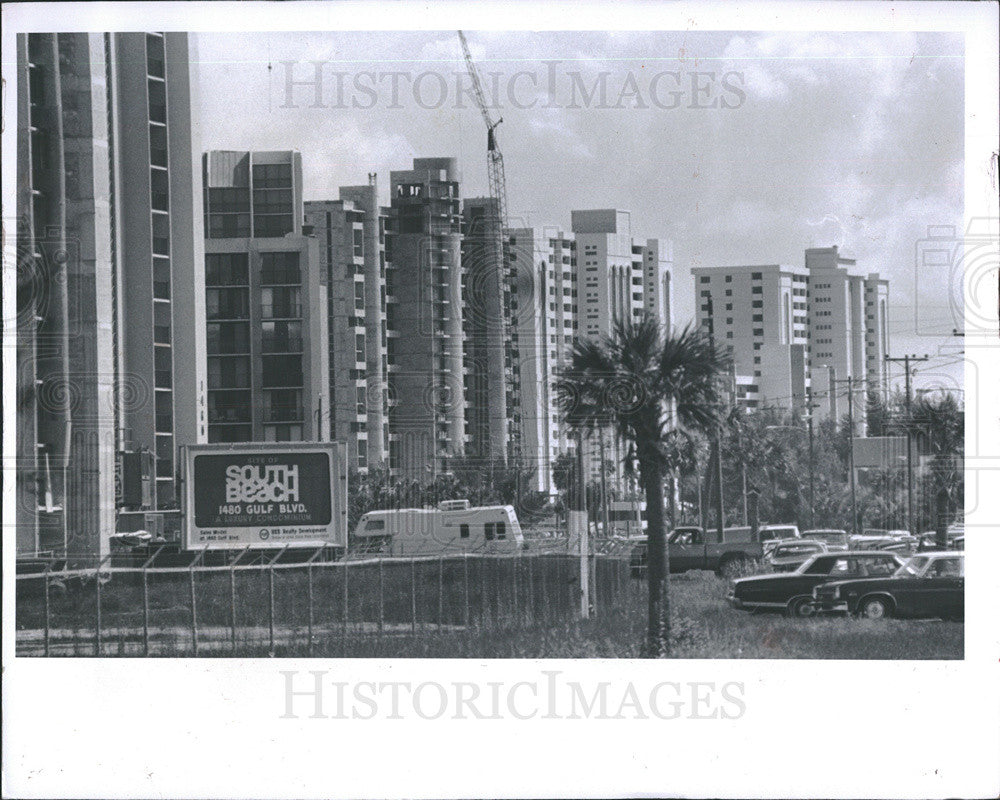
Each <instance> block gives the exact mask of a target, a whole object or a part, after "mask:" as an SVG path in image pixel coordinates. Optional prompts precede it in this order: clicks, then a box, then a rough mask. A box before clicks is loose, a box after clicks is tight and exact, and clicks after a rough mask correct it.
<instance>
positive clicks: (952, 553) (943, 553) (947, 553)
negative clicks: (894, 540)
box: [912, 550, 965, 558]
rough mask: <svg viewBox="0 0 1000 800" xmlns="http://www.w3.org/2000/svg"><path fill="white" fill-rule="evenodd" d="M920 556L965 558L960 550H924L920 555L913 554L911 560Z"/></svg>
mask: <svg viewBox="0 0 1000 800" xmlns="http://www.w3.org/2000/svg"><path fill="white" fill-rule="evenodd" d="M921 556H927V557H928V558H947V557H952V558H965V553H964V552H963V551H962V550H925V551H924V552H922V553H914V554H913V556H912V557H913V558H920V557H921Z"/></svg>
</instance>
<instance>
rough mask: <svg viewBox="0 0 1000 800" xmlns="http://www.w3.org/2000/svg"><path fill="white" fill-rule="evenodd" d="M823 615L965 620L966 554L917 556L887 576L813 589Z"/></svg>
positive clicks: (840, 581)
mask: <svg viewBox="0 0 1000 800" xmlns="http://www.w3.org/2000/svg"><path fill="white" fill-rule="evenodd" d="M813 605H814V606H815V608H816V610H819V611H823V612H833V613H836V612H840V613H843V612H846V613H848V614H855V615H857V616H860V617H867V618H868V619H882V618H884V617H941V618H942V619H964V617H965V554H964V553H958V552H938V553H921V554H919V555H915V556H912V557H911V558H909V559H908V560H907V561H906V563H904V564H903V565H902V566H901V567H900V568H899V569H898V570H896V572H895V573H893V574H892V575H891V576H889V577H881V578H878V577H876V578H860V579H855V580H837V581H831V582H829V583H824V584H821V585H819V586H817V587H816V588H815V589H814V590H813Z"/></svg>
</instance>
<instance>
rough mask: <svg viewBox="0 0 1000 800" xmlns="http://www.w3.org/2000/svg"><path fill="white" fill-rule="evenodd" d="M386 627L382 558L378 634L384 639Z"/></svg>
mask: <svg viewBox="0 0 1000 800" xmlns="http://www.w3.org/2000/svg"><path fill="white" fill-rule="evenodd" d="M384 628H385V563H384V560H383V559H382V558H379V560H378V635H379V640H380V641H381V639H382V632H383V629H384Z"/></svg>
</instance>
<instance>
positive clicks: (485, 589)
mask: <svg viewBox="0 0 1000 800" xmlns="http://www.w3.org/2000/svg"><path fill="white" fill-rule="evenodd" d="M478 563H479V583H480V592H479V616H480V620H481V622H480V625H481V626H482V627H483V628H485V627H486V612H487V610H488V609H487V606H488V605H489V604H490V603H489V597H490V592H489V582H488V581H487V580H486V557H485V556H480V557H479V562H478Z"/></svg>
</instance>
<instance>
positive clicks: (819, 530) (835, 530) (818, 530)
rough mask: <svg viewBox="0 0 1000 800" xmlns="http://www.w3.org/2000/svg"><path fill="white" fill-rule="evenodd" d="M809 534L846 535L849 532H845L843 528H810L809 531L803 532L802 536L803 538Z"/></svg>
mask: <svg viewBox="0 0 1000 800" xmlns="http://www.w3.org/2000/svg"><path fill="white" fill-rule="evenodd" d="M807 533H844V534H846V533H847V531H845V530H844V529H843V528H810V529H809V530H807V531H802V535H803V536H805V535H806V534H807Z"/></svg>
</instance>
